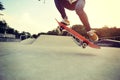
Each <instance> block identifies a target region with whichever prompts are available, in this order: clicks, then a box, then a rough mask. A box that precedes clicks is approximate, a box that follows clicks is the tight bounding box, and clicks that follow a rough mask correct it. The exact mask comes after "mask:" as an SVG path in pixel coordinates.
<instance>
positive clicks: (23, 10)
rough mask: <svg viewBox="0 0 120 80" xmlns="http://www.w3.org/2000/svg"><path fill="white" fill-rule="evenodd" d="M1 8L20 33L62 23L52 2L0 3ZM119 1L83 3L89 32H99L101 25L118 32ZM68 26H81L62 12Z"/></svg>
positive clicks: (8, 0)
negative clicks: (66, 17) (58, 22)
mask: <svg viewBox="0 0 120 80" xmlns="http://www.w3.org/2000/svg"><path fill="white" fill-rule="evenodd" d="M0 2H2V4H3V5H4V7H5V10H3V11H1V12H0V13H3V14H4V16H3V17H2V19H5V20H6V22H7V23H8V25H9V26H10V27H12V28H14V29H16V30H18V31H20V32H22V31H28V32H30V33H31V34H37V33H39V32H48V31H50V30H53V29H55V28H56V27H57V26H58V24H57V22H56V21H55V18H56V19H58V20H59V21H61V20H62V18H61V15H60V13H59V12H58V11H57V9H56V7H55V4H54V0H45V3H44V0H41V1H38V0H0ZM119 3H120V0H86V5H85V8H84V10H85V12H86V13H87V15H88V19H89V22H90V24H91V27H92V28H101V27H103V26H105V25H107V26H109V27H114V26H116V27H119V28H120V11H119V7H120V5H119ZM66 13H67V16H68V18H69V20H70V23H71V25H74V24H82V23H81V21H80V20H79V17H78V16H77V14H76V13H75V11H69V10H66Z"/></svg>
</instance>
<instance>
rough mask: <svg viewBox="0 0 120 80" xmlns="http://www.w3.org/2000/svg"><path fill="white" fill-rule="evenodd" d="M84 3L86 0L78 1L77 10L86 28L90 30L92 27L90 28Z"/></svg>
mask: <svg viewBox="0 0 120 80" xmlns="http://www.w3.org/2000/svg"><path fill="white" fill-rule="evenodd" d="M84 5H85V0H78V2H77V3H76V7H75V10H76V13H77V14H78V16H79V18H80V20H81V22H82V23H83V25H84V26H85V28H86V30H87V31H90V30H91V28H90V24H89V21H88V17H87V15H86V13H85V11H84V10H83V8H84Z"/></svg>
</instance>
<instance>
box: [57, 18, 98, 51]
mask: <svg viewBox="0 0 120 80" xmlns="http://www.w3.org/2000/svg"><path fill="white" fill-rule="evenodd" d="M56 21H57V23H58V24H59V26H60V27H61V28H63V29H65V30H66V31H67V32H68V33H70V34H72V35H73V36H74V37H75V38H77V39H78V40H79V41H80V42H81V45H82V47H83V48H86V47H87V46H89V47H91V48H96V49H100V46H98V45H96V44H94V43H93V42H91V41H89V40H88V39H86V38H85V37H83V36H82V35H80V34H79V33H77V32H76V31H74V30H73V29H71V28H68V27H67V25H65V24H64V23H61V22H59V21H58V20H57V19H56Z"/></svg>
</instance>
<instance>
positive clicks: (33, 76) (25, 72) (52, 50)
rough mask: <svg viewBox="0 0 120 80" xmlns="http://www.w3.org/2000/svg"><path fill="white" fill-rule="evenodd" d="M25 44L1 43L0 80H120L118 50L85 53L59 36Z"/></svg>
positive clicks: (44, 37) (109, 49)
mask: <svg viewBox="0 0 120 80" xmlns="http://www.w3.org/2000/svg"><path fill="white" fill-rule="evenodd" d="M26 42H27V44H26ZM26 42H25V41H24V42H22V43H14V42H12V43H10V42H9V43H6V42H4V43H3V42H1V43H0V80H120V49H119V48H110V47H102V48H101V49H93V48H90V47H87V48H86V49H83V48H81V47H79V46H77V45H76V44H75V43H74V40H73V39H72V38H71V37H59V36H41V37H40V38H38V39H37V40H34V41H32V40H30V41H29V40H28V41H26Z"/></svg>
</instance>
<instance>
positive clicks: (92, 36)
mask: <svg viewBox="0 0 120 80" xmlns="http://www.w3.org/2000/svg"><path fill="white" fill-rule="evenodd" d="M95 32H96V31H95V30H90V31H88V32H87V34H88V37H89V38H90V40H91V41H98V39H99V38H98V35H97V34H96V33H95Z"/></svg>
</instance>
